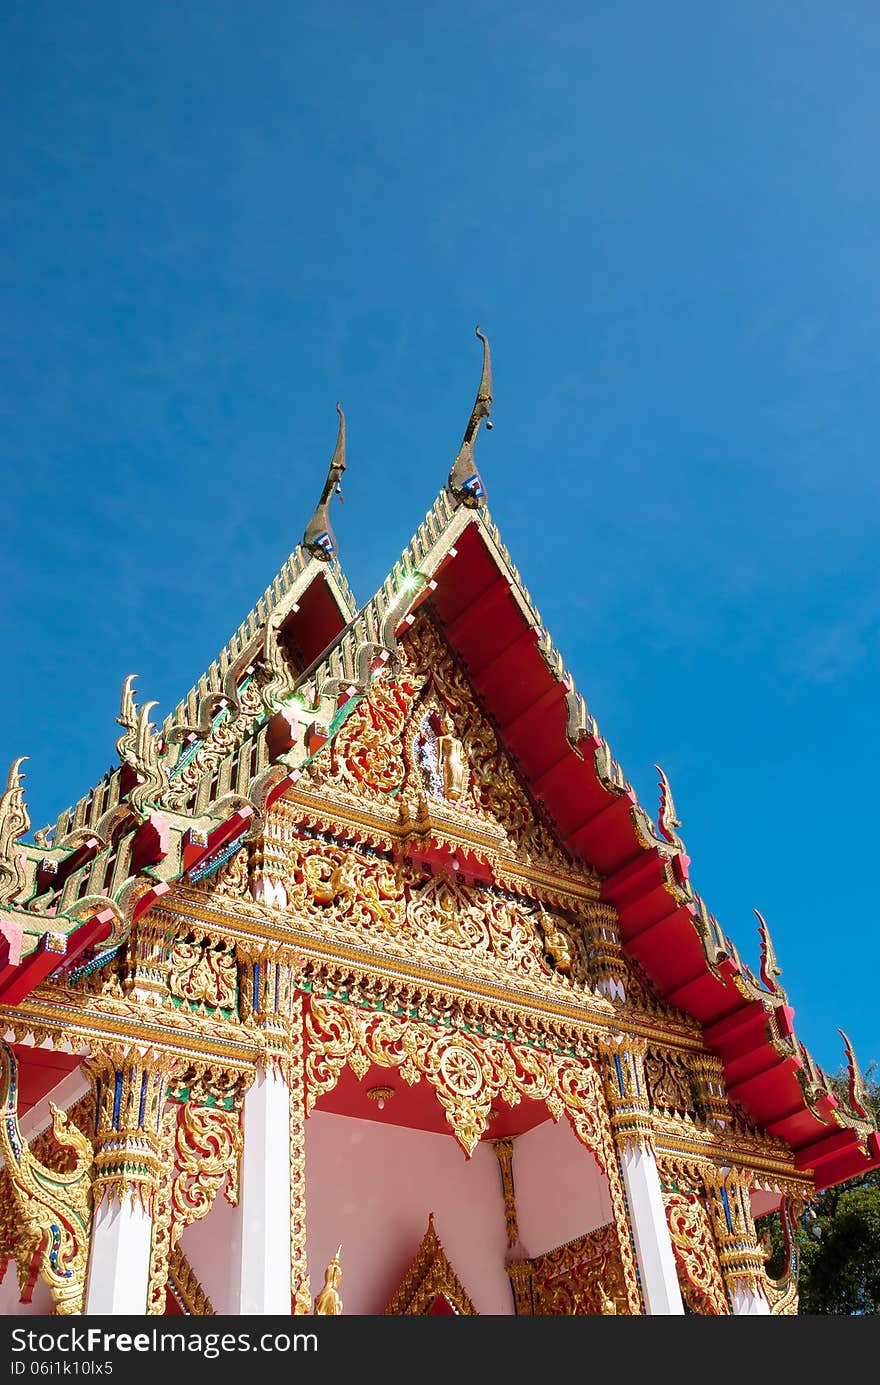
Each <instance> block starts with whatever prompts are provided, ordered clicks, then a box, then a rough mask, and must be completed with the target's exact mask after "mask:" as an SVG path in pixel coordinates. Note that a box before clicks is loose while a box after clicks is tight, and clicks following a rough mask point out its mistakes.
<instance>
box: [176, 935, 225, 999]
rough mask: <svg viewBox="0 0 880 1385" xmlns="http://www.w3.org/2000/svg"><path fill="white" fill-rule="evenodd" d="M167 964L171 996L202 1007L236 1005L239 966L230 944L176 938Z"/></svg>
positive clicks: (190, 938)
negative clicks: (228, 945)
mask: <svg viewBox="0 0 880 1385" xmlns="http://www.w3.org/2000/svg"><path fill="white" fill-rule="evenodd" d="M168 964H169V969H170V970H169V977H168V986H169V989H170V991H171V994H172V995H173V996H177V997H178V998H179V999H180V1000H185V1001H189V1002H190V1004H193V1005H196V1006H199V1007H200V1008H201V1009H202V1010H203V1011H204V1010H208V1011H212V1010H233V1009H235V1006H236V1003H237V998H238V968H237V967H236V963H235V954H234V952H233V951H232V950H231V949H230V948H228V947H224V946H223V945H222V944H218V943H211V942H209V941H208V940H207V939H204V938H203V939H201V940H198V941H197V940H195V939H194V938H192V937H186V938H176V939H175V940H174V942H173V943H172V944H171V951H170V954H169V958H168Z"/></svg>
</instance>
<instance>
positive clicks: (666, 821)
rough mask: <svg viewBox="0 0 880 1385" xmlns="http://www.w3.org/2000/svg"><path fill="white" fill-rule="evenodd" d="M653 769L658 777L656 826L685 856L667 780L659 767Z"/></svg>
mask: <svg viewBox="0 0 880 1385" xmlns="http://www.w3.org/2000/svg"><path fill="white" fill-rule="evenodd" d="M654 768H655V770H656V771H657V773H658V774H659V775H660V813H659V816H658V818H657V826H658V828H659V829H660V831H661V833H662V834H663V836H664V837H665V838H666V840H667V841H668V842H670V843H671V844H672V846H674V847H675V849H676V851H680V852H682V854H685V844H684V841H683V840H682V838H681V836H680V835H679V833H678V831H677V829H678V828H679V827H681V818H680V817H679V816H678V814H677V813H676V811H675V800H674V799H673V797H672V789H671V788H670V787H669V780H668V779H667V777H666V775H665V774H664V772H663V770H662V769H661V768H660V766H659V765H655V766H654Z"/></svg>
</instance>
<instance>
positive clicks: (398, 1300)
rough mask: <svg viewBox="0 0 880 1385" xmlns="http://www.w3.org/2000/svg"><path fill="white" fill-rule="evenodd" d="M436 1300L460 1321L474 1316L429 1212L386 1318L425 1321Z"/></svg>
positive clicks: (389, 1304)
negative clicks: (418, 1242) (446, 1306)
mask: <svg viewBox="0 0 880 1385" xmlns="http://www.w3.org/2000/svg"><path fill="white" fill-rule="evenodd" d="M438 1298H443V1299H445V1300H446V1302H447V1303H448V1305H449V1307H450V1308H451V1309H452V1310H453V1312H454V1313H455V1314H456V1315H457V1316H459V1317H468V1318H470V1317H476V1316H477V1310H476V1308H475V1307H474V1305H473V1302H472V1300H471V1297H470V1295H469V1294H468V1292H467V1290H466V1289H465V1287H464V1285H463V1284H462V1282H461V1280H460V1279H459V1277H458V1275H457V1274H456V1273H455V1270H454V1269H453V1268H452V1265H451V1264H450V1262H449V1257H448V1256H447V1254H446V1251H445V1250H444V1249H443V1246H442V1244H441V1242H440V1237H439V1236H438V1235H437V1229H436V1227H435V1226H434V1214H433V1212H432V1213H431V1214H430V1216H429V1217H428V1229H427V1231H426V1232H425V1234H424V1236H423V1237H422V1242H421V1245H420V1246H419V1248H418V1251H417V1252H416V1256H415V1259H414V1260H413V1262H412V1264H411V1265H410V1267H409V1269H408V1270H407V1272H406V1274H405V1275H404V1276H403V1279H402V1280H401V1282H400V1284H399V1285H398V1287H397V1288H396V1289H395V1291H394V1293H393V1295H392V1296H391V1299H390V1301H389V1303H388V1306H387V1307H386V1309H385V1315H386V1316H388V1317H398V1318H399V1317H424V1316H427V1315H428V1314H430V1313H431V1310H432V1308H433V1306H434V1304H435V1302H436V1301H437V1299H438Z"/></svg>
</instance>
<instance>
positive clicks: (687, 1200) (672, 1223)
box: [663, 1192, 730, 1316]
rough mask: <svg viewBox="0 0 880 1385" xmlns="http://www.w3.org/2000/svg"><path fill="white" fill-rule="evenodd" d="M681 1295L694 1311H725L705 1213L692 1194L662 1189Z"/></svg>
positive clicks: (712, 1239)
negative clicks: (663, 1190)
mask: <svg viewBox="0 0 880 1385" xmlns="http://www.w3.org/2000/svg"><path fill="white" fill-rule="evenodd" d="M663 1202H664V1206H665V1209H666V1220H667V1223H668V1225H669V1235H670V1237H671V1240H672V1249H673V1252H674V1254H675V1259H676V1264H677V1267H678V1278H679V1283H680V1285H681V1291H682V1296H683V1297H684V1299H685V1301H686V1302H687V1305H688V1307H689V1308H690V1309H691V1310H692V1311H693V1312H695V1313H709V1314H719V1315H721V1316H724V1315H726V1314H727V1313H729V1311H730V1309H729V1306H728V1302H727V1295H726V1293H725V1291H724V1279H723V1277H722V1274H721V1265H720V1263H719V1260H718V1248H717V1246H716V1244H715V1238H714V1236H713V1234H712V1224H711V1221H710V1219H709V1214H708V1212H707V1211H706V1208H705V1207H704V1205H703V1203H702V1201H701V1200H700V1198H699V1197H698V1196H697V1195H696V1193H677V1192H664V1194H663Z"/></svg>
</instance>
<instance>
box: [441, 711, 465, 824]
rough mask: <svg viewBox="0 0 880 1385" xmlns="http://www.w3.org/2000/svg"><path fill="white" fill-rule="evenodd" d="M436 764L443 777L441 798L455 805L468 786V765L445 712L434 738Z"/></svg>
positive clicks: (462, 748)
mask: <svg viewBox="0 0 880 1385" xmlns="http://www.w3.org/2000/svg"><path fill="white" fill-rule="evenodd" d="M436 746H437V762H438V764H439V767H440V772H441V774H442V776H443V796H444V798H447V799H448V800H449V801H450V803H457V802H458V800H459V799H460V798H463V797H464V794H465V791H466V789H467V786H468V764H467V759H466V757H465V753H464V746H463V745H462V743H461V741H460V740H459V739H458V737H457V736H456V735H454V733H453V726H452V722H451V721H450V720H449V716H448V714H447V713H446V712H443V713H442V714H441V716H440V732H439V735H438V736H437V738H436Z"/></svg>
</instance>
